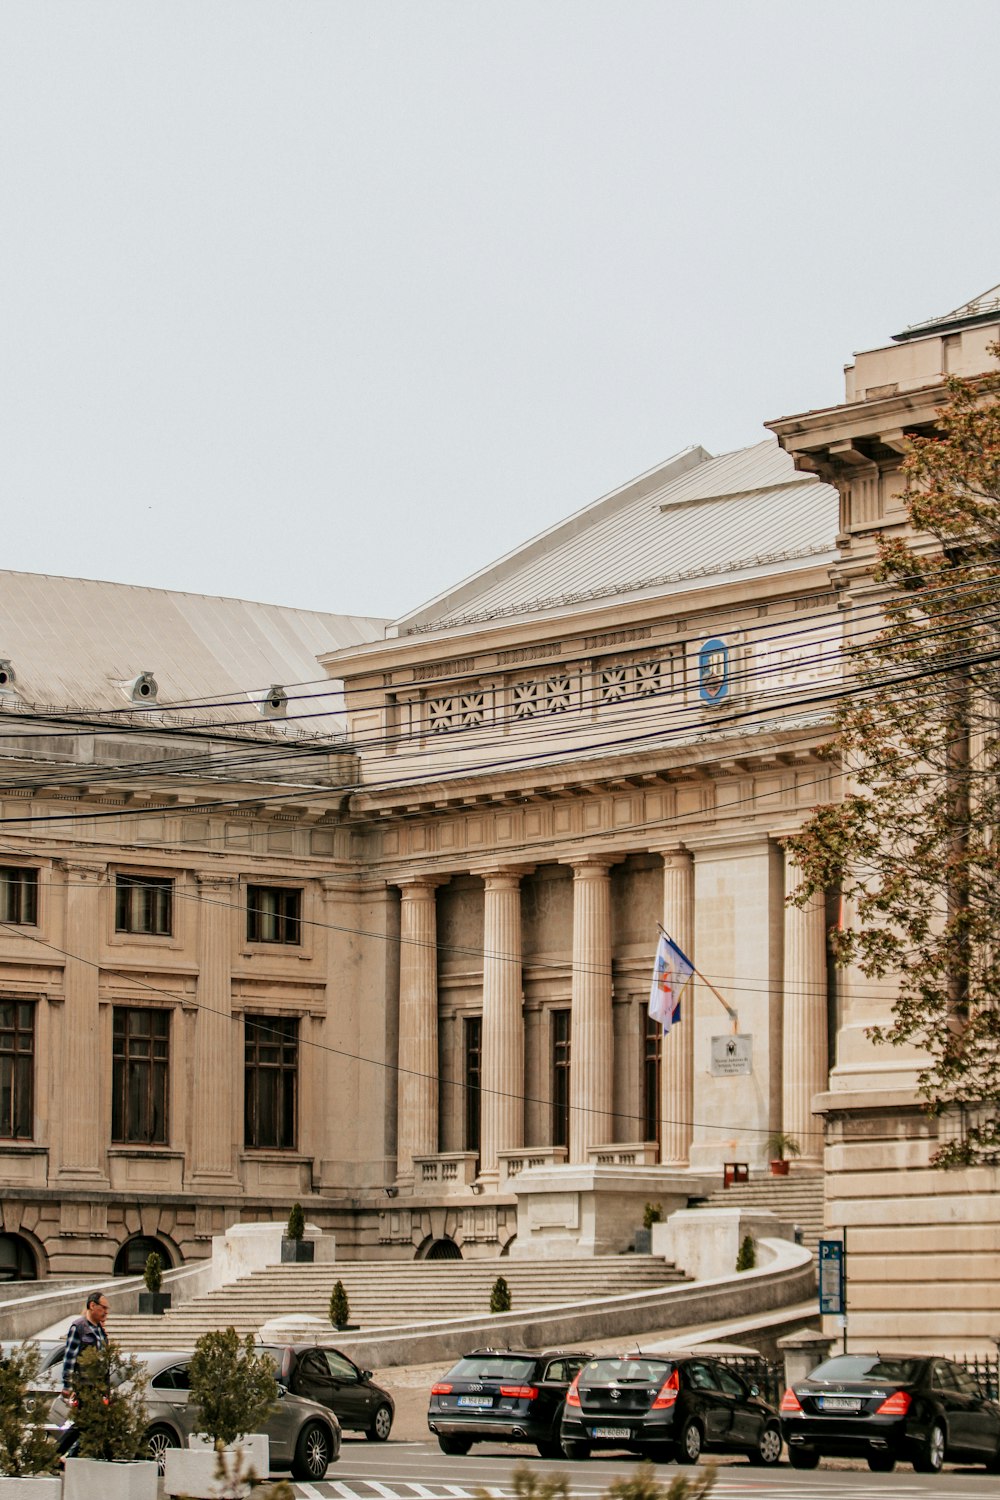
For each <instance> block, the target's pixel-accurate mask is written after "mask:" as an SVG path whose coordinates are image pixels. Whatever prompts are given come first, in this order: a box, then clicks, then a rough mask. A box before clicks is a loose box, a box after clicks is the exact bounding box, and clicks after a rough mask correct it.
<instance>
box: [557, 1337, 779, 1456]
mask: <svg viewBox="0 0 1000 1500" xmlns="http://www.w3.org/2000/svg"><path fill="white" fill-rule="evenodd" d="M595 1448H625V1449H627V1450H628V1451H629V1452H631V1453H639V1454H644V1455H647V1456H648V1457H650V1458H652V1459H654V1460H655V1461H656V1462H659V1463H668V1462H669V1461H670V1460H671V1459H676V1460H677V1462H678V1463H681V1464H694V1463H697V1462H698V1459H699V1458H700V1456H701V1454H702V1452H711V1453H745V1454H746V1455H747V1457H748V1458H749V1460H750V1462H751V1463H752V1464H776V1463H777V1462H778V1460H779V1458H780V1457H781V1424H780V1419H779V1417H778V1413H777V1412H776V1411H775V1409H774V1407H773V1406H770V1405H769V1404H768V1403H767V1402H766V1401H765V1400H764V1399H763V1398H762V1397H761V1395H760V1393H759V1392H758V1390H757V1387H756V1386H754V1385H748V1384H747V1383H746V1381H744V1380H743V1379H742V1378H741V1377H740V1376H739V1375H737V1374H736V1373H735V1372H734V1371H732V1370H729V1369H727V1368H726V1366H725V1365H723V1364H721V1363H720V1362H719V1361H718V1360H714V1359H708V1358H706V1357H705V1356H704V1355H701V1354H676V1355H674V1354H671V1355H669V1356H661V1355H647V1354H641V1353H635V1354H622V1355H620V1356H619V1357H617V1358H603V1357H601V1358H597V1359H592V1360H590V1361H589V1362H588V1363H587V1364H585V1365H584V1367H583V1369H582V1370H581V1371H580V1373H579V1375H578V1376H577V1378H576V1380H575V1381H574V1382H573V1384H572V1386H571V1387H570V1389H569V1392H568V1394H567V1396H566V1407H565V1410H564V1411H563V1419H562V1449H563V1452H564V1453H565V1455H566V1457H567V1458H589V1457H590V1454H591V1452H592V1451H593V1450H594V1449H595Z"/></svg>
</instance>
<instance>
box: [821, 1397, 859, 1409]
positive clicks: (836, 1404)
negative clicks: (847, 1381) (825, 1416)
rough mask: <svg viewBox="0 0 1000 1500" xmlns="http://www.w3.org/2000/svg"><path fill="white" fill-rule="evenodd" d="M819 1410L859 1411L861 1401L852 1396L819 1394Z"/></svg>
mask: <svg viewBox="0 0 1000 1500" xmlns="http://www.w3.org/2000/svg"><path fill="white" fill-rule="evenodd" d="M819 1409H820V1411H860V1410H861V1402H860V1400H858V1399H857V1397H854V1396H820V1398H819Z"/></svg>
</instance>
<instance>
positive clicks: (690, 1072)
mask: <svg viewBox="0 0 1000 1500" xmlns="http://www.w3.org/2000/svg"><path fill="white" fill-rule="evenodd" d="M663 925H664V927H665V928H666V931H667V933H668V935H669V936H670V937H672V938H673V940H674V942H675V943H676V944H677V946H678V947H679V948H680V949H681V950H682V951H683V952H684V953H685V954H686V955H687V957H688V958H690V959H691V960H692V962H693V961H694V956H695V955H694V860H693V858H692V856H691V855H690V854H689V853H688V852H687V850H686V849H671V850H668V851H667V852H666V853H665V854H664V856H663ZM694 987H695V980H694V979H693V978H692V979H690V980H689V981H688V983H687V986H686V987H685V990H684V994H683V996H682V997H681V1023H680V1025H679V1026H676V1027H674V1028H673V1029H672V1030H671V1031H670V1033H669V1035H667V1036H665V1037H664V1038H663V1041H662V1046H661V1063H660V1160H661V1162H662V1163H663V1164H664V1166H669V1167H678V1168H681V1167H687V1166H688V1165H689V1164H690V1154H691V1141H692V1138H693V1135H694V994H695V989H694Z"/></svg>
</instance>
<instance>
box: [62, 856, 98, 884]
mask: <svg viewBox="0 0 1000 1500" xmlns="http://www.w3.org/2000/svg"><path fill="white" fill-rule="evenodd" d="M54 863H55V864H56V866H57V868H58V869H60V870H62V871H63V873H64V874H65V875H68V876H69V877H70V878H71V879H73V880H78V881H79V882H80V884H81V885H87V884H89V883H93V884H94V885H100V883H101V882H102V881H103V880H107V879H108V874H109V872H108V867H107V865H95V864H88V863H87V862H86V861H85V860H81V859H57V860H55V861H54Z"/></svg>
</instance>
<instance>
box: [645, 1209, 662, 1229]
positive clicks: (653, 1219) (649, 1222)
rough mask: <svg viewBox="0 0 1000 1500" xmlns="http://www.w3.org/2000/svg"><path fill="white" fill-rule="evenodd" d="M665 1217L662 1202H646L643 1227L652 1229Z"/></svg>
mask: <svg viewBox="0 0 1000 1500" xmlns="http://www.w3.org/2000/svg"><path fill="white" fill-rule="evenodd" d="M662 1219H663V1204H662V1203H646V1204H644V1205H643V1210H642V1227H643V1229H652V1227H653V1225H654V1224H659V1223H660V1222H661V1220H662Z"/></svg>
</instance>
